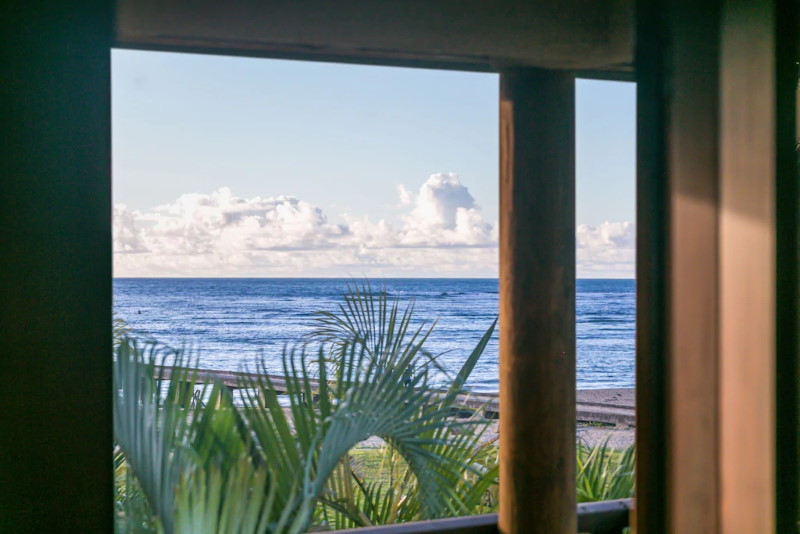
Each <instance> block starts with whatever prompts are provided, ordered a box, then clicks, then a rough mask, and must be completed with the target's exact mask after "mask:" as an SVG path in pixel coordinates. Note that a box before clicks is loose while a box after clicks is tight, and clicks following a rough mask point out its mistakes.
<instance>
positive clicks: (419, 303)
mask: <svg viewBox="0 0 800 534" xmlns="http://www.w3.org/2000/svg"><path fill="white" fill-rule="evenodd" d="M348 283H352V282H351V281H350V280H344V279H321V278H318V279H297V278H290V279H275V278H270V279H226V278H215V279H197V278H191V279H175V278H162V279H154V278H148V279H115V280H114V311H115V313H116V314H117V316H118V317H120V318H122V319H124V320H125V321H127V322H128V323H129V324H130V326H131V327H132V328H133V329H134V331H135V333H136V334H137V335H139V336H140V337H142V338H148V339H156V340H158V341H161V342H163V343H166V344H168V345H171V346H173V347H187V346H188V347H192V348H193V349H196V350H197V351H199V353H200V359H201V364H202V366H204V367H207V368H211V369H229V370H240V369H242V368H243V367H244V366H246V365H250V364H252V363H253V362H255V361H256V360H258V359H259V358H260V357H262V355H263V357H264V358H265V360H266V362H267V366H268V368H270V369H271V370H274V371H275V372H279V371H280V363H279V362H280V354H281V351H282V349H283V347H284V346H285V345H286V344H287V343H289V344H291V343H293V342H296V341H298V340H299V339H300V338H302V337H303V335H304V334H306V333H307V332H309V331H310V330H311V329H312V328H313V315H312V314H313V313H314V312H316V311H319V310H327V311H335V310H336V307H337V305H338V304H339V303H340V302H341V300H342V299H341V294H342V292H343V291H344V290H345V289H346V286H347V284H348ZM376 283H380V284H385V286H386V288H387V289H388V291H389V293H390V295H392V296H396V297H397V298H399V299H400V303H401V306H404V305H405V304H408V303H411V302H412V301H414V303H415V316H416V317H417V318H418V320H419V321H422V320H423V319H425V320H429V321H433V320H437V319H438V322H437V323H436V327H435V329H434V331H433V333H432V335H431V337H430V338H429V340H428V342H427V343H426V346H427V348H428V349H429V350H431V351H432V352H434V353H444V354H443V355H442V356H441V357H440V358H439V361H440V362H442V363H443V364H444V365H445V367H446V368H448V369H452V370H453V371H456V370H458V369H459V368H460V366H461V363H462V362H463V360H464V358H465V357H466V356H467V355H468V354H469V353H470V352H471V351H472V349H473V348H474V346H475V344H476V343H477V342H478V340H479V339H480V337H481V335H483V333H484V332H485V331H486V329H487V328H488V327H489V326H490V325H491V323H492V321H493V320H494V318H495V316H496V315H497V298H498V295H497V280H496V279H452V278H440V279H385V280H381V281H380V282H376ZM635 291H636V286H635V282H634V281H633V280H578V286H577V301H576V310H577V324H576V327H577V346H578V359H577V360H578V365H577V373H578V377H577V378H578V387H579V388H581V389H593V388H607V387H633V385H634V325H635ZM468 386H469V387H471V388H472V389H474V390H477V391H496V390H497V333H495V335H494V338H493V339H492V342H491V343H490V344H489V346H488V347H487V350H486V352H485V353H484V355H483V357H482V358H481V361H480V362H479V363H478V365H477V367H476V368H475V370H474V371H473V374H472V377H471V379H470V382H469V383H468Z"/></svg>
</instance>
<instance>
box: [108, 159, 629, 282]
mask: <svg viewBox="0 0 800 534" xmlns="http://www.w3.org/2000/svg"><path fill="white" fill-rule="evenodd" d="M398 197H399V198H398V206H399V207H400V208H401V209H402V210H403V214H402V215H401V216H400V218H399V219H398V220H397V221H396V222H394V223H391V222H388V221H386V220H384V219H381V220H378V221H373V220H371V219H369V218H368V217H355V216H352V215H342V218H343V220H344V222H342V223H332V222H330V221H329V219H328V216H327V215H326V214H325V213H323V211H322V210H321V209H320V208H318V207H316V206H313V205H312V204H310V203H308V202H305V201H303V200H301V199H297V198H294V197H288V196H280V197H270V198H262V197H253V198H242V197H237V196H235V195H234V194H233V192H232V191H231V190H230V189H228V188H221V189H219V190H217V191H214V192H213V193H210V194H198V193H192V194H186V195H182V196H181V197H179V198H178V199H176V200H175V202H173V203H170V204H166V205H162V206H158V207H156V208H154V209H152V210H149V211H146V212H142V211H133V210H129V209H128V208H127V207H126V206H125V205H123V204H118V205H116V206H114V274H115V276H119V277H137V276H142V277H148V276H209V277H216V276H226V277H235V276H253V277H270V276H310V277H313V276H343V277H360V276H370V277H381V276H386V277H390V276H464V277H469V276H486V277H493V276H496V275H497V223H496V222H491V223H490V222H487V221H485V220H484V218H483V216H482V214H481V210H480V207H479V206H478V205H477V203H476V202H475V199H474V198H473V196H472V194H471V193H470V192H469V189H468V188H467V187H466V186H464V185H463V184H462V183H461V181H460V180H459V177H458V176H457V175H455V174H434V175H431V176H430V177H429V178H428V179H427V180H426V181H425V182H424V183H423V184H422V185H421V186H420V187H419V189H418V190H417V191H416V192H414V191H412V190H409V189H407V188H406V187H405V186H402V185H401V186H399V187H398ZM633 236H634V228H633V225H632V224H631V223H604V224H603V225H600V226H598V227H593V226H587V225H581V226H580V227H579V228H578V233H577V247H578V260H579V276H580V275H584V276H585V275H589V276H631V275H632V273H633V270H632V262H633V244H634V237H633ZM582 270H583V271H584V272H583V273H582V272H581V271H582Z"/></svg>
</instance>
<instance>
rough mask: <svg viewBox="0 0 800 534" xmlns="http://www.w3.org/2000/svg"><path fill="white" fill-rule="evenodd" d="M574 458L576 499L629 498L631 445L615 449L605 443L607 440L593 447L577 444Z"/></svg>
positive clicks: (631, 486) (632, 486) (632, 485)
mask: <svg viewBox="0 0 800 534" xmlns="http://www.w3.org/2000/svg"><path fill="white" fill-rule="evenodd" d="M576 459H577V481H576V486H577V490H578V502H592V501H607V500H611V499H627V498H629V497H633V492H634V482H635V477H634V466H635V455H634V447H633V446H631V447H629V448H627V449H625V450H624V451H618V450H615V449H612V448H610V447H609V446H608V439H606V440H605V441H604V442H602V443H598V444H597V445H595V446H594V447H588V446H587V445H585V444H583V443H578V447H577V454H576Z"/></svg>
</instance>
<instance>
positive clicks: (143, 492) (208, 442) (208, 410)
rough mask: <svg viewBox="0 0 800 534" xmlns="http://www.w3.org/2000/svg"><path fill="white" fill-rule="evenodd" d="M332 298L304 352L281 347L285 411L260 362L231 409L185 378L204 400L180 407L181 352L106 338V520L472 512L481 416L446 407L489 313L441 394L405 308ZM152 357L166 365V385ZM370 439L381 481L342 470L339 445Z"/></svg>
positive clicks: (243, 521) (487, 475)
mask: <svg viewBox="0 0 800 534" xmlns="http://www.w3.org/2000/svg"><path fill="white" fill-rule="evenodd" d="M345 302H346V303H347V306H350V307H349V308H348V309H347V311H346V313H344V312H343V314H342V316H343V317H344V322H343V323H339V326H340V327H342V328H341V329H340V330H339V331H338V332H337V331H336V324H334V323H331V322H329V323H327V325H328V327H329V329H328V330H327V331H325V330H324V328H325V324H324V321H323V323H321V328H320V329H319V330H318V332H317V334H318V341H324V343H323V344H320V345H319V347H318V349H317V350H316V351H313V352H312V351H311V350H310V349H309V346H308V345H307V344H303V345H301V346H300V347H297V348H294V349H287V350H286V351H285V352H284V354H283V360H282V361H283V372H284V375H285V377H286V387H287V394H288V396H287V398H288V401H289V406H288V408H287V409H284V407H283V406H281V404H279V402H278V399H277V396H276V394H275V392H274V388H273V387H272V384H271V382H270V379H269V377H268V376H267V373H266V369H265V368H264V365H263V363H262V364H261V367H260V369H259V370H260V371H261V373H260V377H259V378H258V379H254V380H253V381H252V383H250V384H248V386H249V387H248V389H246V390H244V392H245V395H244V406H242V407H235V406H234V405H233V400H232V397H231V395H230V393H229V391H228V390H227V388H225V387H224V386H222V385H220V384H214V385H208V386H206V385H199V387H200V390H201V392H200V396H201V397H202V398H206V402H204V403H199V404H198V406H197V407H196V408H195V409H189V408H188V407H187V402H186V390H185V389H182V387H181V386H180V381H181V380H188V381H192V378H193V377H192V370H191V369H192V368H193V365H192V362H191V361H190V359H189V358H188V357H187V356H185V355H184V354H183V353H181V352H178V351H169V350H165V349H163V348H160V347H158V346H157V345H146V346H144V347H140V346H137V344H136V343H135V342H134V341H133V340H130V339H122V340H121V341H120V343H119V344H118V346H117V348H116V351H115V358H114V392H115V394H114V432H115V439H116V440H117V443H118V445H119V453H120V459H119V462H118V463H119V465H120V466H123V465H124V473H125V477H126V478H125V480H126V483H125V485H124V488H123V489H122V490H120V489H118V496H119V495H120V494H121V495H122V496H123V497H122V498H121V499H119V500H118V501H119V502H120V506H119V510H118V513H119V516H118V517H119V521H118V530H120V531H126V532H165V533H166V534H172V533H184V532H186V533H188V532H192V533H203V532H209V533H211V532H236V533H242V534H244V533H256V532H259V533H261V532H270V533H283V532H287V533H299V532H305V531H307V530H308V528H309V527H310V526H311V525H312V524H313V523H314V522H323V523H325V522H330V523H331V525H330V526H339V525H340V524H344V522H345V520H344V519H343V518H345V517H349V516H351V515H354V516H355V519H352V522H353V524H375V523H382V522H395V521H406V520H412V519H426V518H435V517H442V516H448V515H454V514H464V513H473V512H475V511H480V510H481V509H482V508H481V505H482V502H483V499H484V498H485V495H486V494H487V492H489V491H490V489H491V488H492V487H493V486H496V481H497V470H496V461H494V463H492V461H489V456H488V455H487V453H486V448H484V447H481V446H479V437H480V434H481V432H482V430H483V429H485V426H486V424H485V423H483V422H481V421H478V420H474V419H473V420H466V421H461V422H454V421H452V419H451V417H450V415H451V408H452V406H453V405H454V402H455V400H456V396H457V395H458V394H459V393H460V392H461V388H462V386H463V383H464V381H465V380H466V377H467V376H468V375H469V372H470V371H471V370H472V368H473V367H474V365H475V362H476V361H477V359H478V358H479V357H480V355H481V353H482V352H483V350H484V348H485V347H486V344H487V343H488V341H489V338H490V336H491V333H492V331H493V330H494V324H493V325H492V326H491V327H490V328H489V330H488V331H487V332H486V334H485V335H484V336H483V337H482V339H481V340H480V342H479V343H478V345H477V347H476V348H475V350H474V351H473V352H472V354H471V355H470V356H469V357H468V358H467V361H466V363H465V364H464V367H463V369H462V370H461V371H460V372H459V373H458V375H457V377H456V379H454V380H453V381H452V383H451V385H450V387H449V388H448V389H447V390H446V393H444V394H442V393H441V392H436V391H434V390H433V389H432V388H430V387H429V378H430V377H429V371H430V369H431V365H430V363H431V361H432V358H431V357H430V355H429V354H427V352H425V351H424V349H423V348H422V344H423V343H424V341H425V339H426V338H427V336H428V335H429V334H430V329H427V330H426V329H424V327H419V328H416V329H414V328H412V327H411V324H412V321H411V315H412V311H413V308H412V307H409V308H407V309H406V310H405V311H404V312H403V313H402V314H401V313H400V312H399V306H398V304H397V303H396V302H395V303H394V304H393V305H389V303H388V300H387V297H386V294H385V292H382V293H380V294H378V295H377V296H375V295H373V294H372V293H371V292H363V291H360V290H354V291H350V292H349V293H348V294H347V295H346V296H345ZM327 320H329V321H330V320H332V316H327ZM348 325H349V326H348ZM348 328H349V330H348ZM348 332H350V333H348ZM352 332H357V335H351V333H352ZM332 355H333V356H335V358H331V356H332ZM156 363H158V364H161V365H164V364H169V365H171V366H174V367H176V368H178V371H174V373H175V374H173V377H172V380H170V381H169V384H168V385H164V384H163V383H162V382H163V381H162V380H160V377H159V376H157V374H156ZM180 369H183V371H180ZM408 369H413V370H414V372H413V375H412V376H411V377H410V378H409V373H408ZM312 377H315V378H318V382H317V383H318V384H319V386H318V387H317V388H316V389H314V388H312V383H314V382H313V381H312V380H311V378H312ZM193 388H194V386H192V389H193ZM257 392H258V393H257ZM287 412H288V414H287ZM456 427H463V428H464V429H469V431H464V432H453V431H452V429H453V428H456ZM371 436H379V437H381V438H382V439H383V440H384V442H386V444H387V451H390V452H387V454H391V455H392V459H391V461H392V462H395V463H396V464H397V473H398V475H397V476H396V477H395V478H393V479H392V480H393V481H392V484H390V485H389V486H388V487H387V488H384V486H383V485H380V484H377V483H374V482H366V481H364V480H363V479H360V478H358V477H357V476H356V475H355V474H354V473H353V472H352V470H351V469H350V467H349V462H348V458H349V453H350V451H351V450H352V449H353V447H354V446H355V445H356V444H358V443H359V442H361V441H363V440H366V439H367V438H370V437H371ZM400 465H402V470H401V469H400V467H399V466H400ZM120 469H122V468H120ZM401 471H402V473H401ZM129 477H131V478H129ZM394 480H397V482H396V483H395V482H394ZM356 510H358V511H360V513H358V514H356V513H354V511H356Z"/></svg>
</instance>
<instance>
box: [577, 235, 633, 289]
mask: <svg viewBox="0 0 800 534" xmlns="http://www.w3.org/2000/svg"><path fill="white" fill-rule="evenodd" d="M575 242H576V246H577V250H576V254H577V264H578V265H577V267H578V277H595V278H600V277H633V276H634V274H635V273H634V269H635V261H636V227H635V225H634V224H633V223H631V222H627V221H626V222H608V221H606V222H604V223H602V224H599V225H597V226H592V225H589V224H580V225H578V228H577V231H576V239H575Z"/></svg>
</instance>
